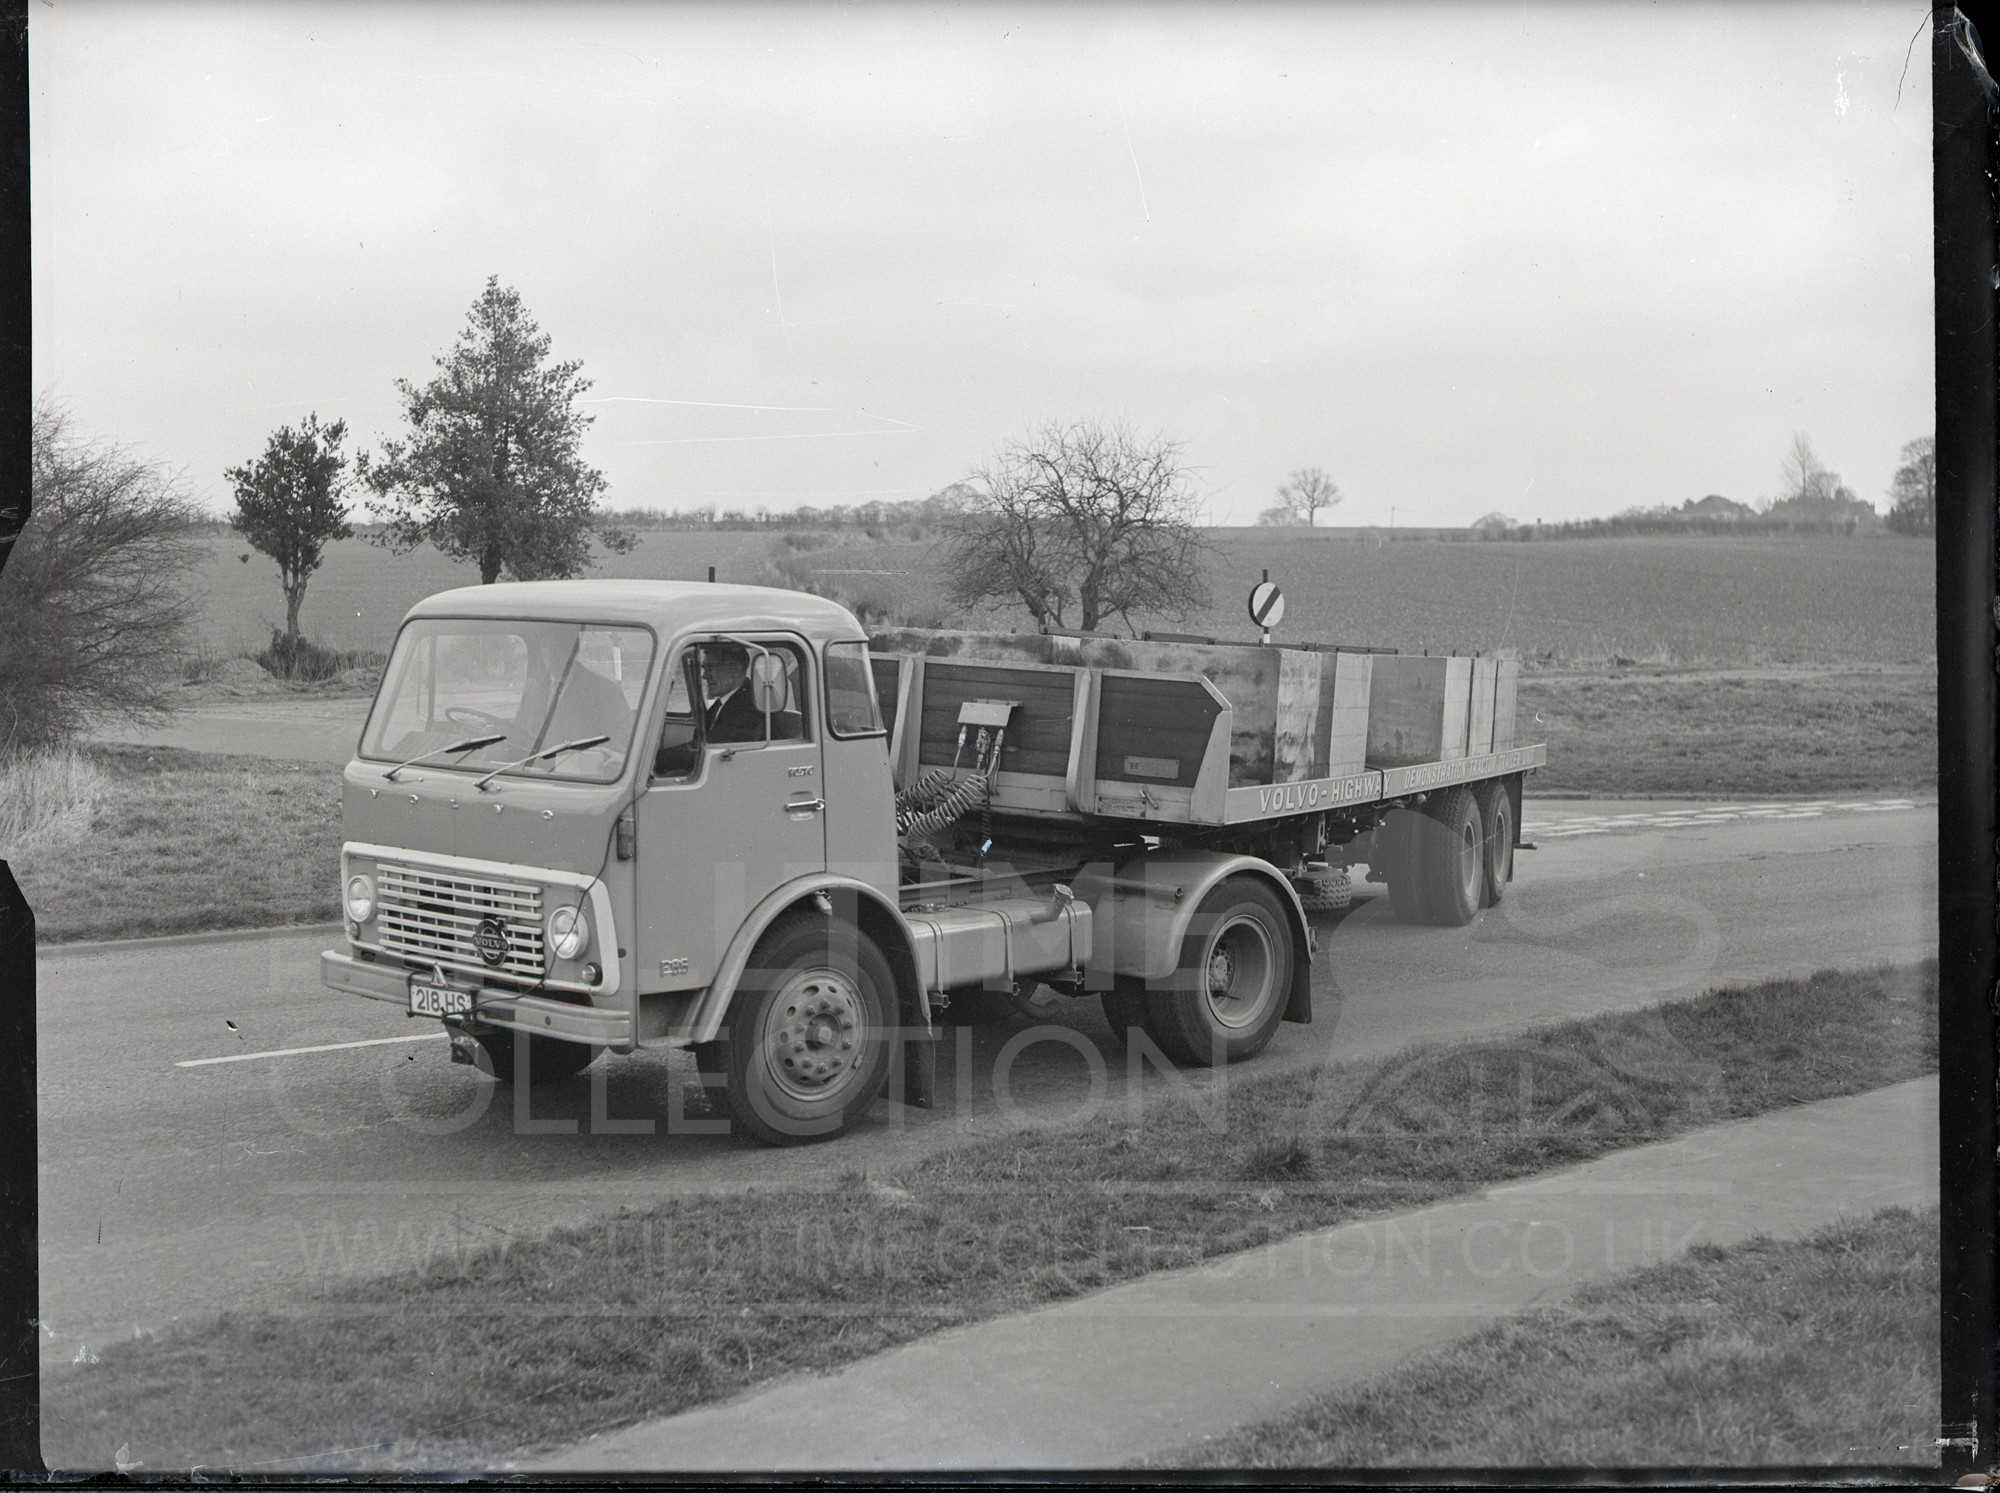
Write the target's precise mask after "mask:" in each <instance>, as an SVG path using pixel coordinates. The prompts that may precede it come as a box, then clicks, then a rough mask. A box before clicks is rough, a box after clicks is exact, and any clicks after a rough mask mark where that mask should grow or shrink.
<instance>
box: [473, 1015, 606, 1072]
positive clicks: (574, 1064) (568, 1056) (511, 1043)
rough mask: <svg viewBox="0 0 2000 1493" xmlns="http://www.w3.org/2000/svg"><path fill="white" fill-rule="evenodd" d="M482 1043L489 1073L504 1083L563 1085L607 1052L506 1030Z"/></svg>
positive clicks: (490, 1034)
mask: <svg viewBox="0 0 2000 1493" xmlns="http://www.w3.org/2000/svg"><path fill="white" fill-rule="evenodd" d="M478 1040H479V1045H480V1047H481V1049H482V1050H484V1052H485V1054H486V1061H487V1063H488V1065H489V1067H488V1070H487V1071H489V1072H490V1073H491V1074H492V1075H493V1077H494V1079H495V1080H496V1081H497V1082H500V1083H521V1084H544V1083H561V1082H562V1081H563V1080H564V1079H566V1078H574V1077H576V1076H577V1074H579V1073H581V1072H583V1070H584V1069H586V1068H588V1067H589V1066H590V1065H591V1063H592V1062H593V1061H595V1059H596V1057H597V1055H598V1054H599V1053H600V1052H602V1051H604V1049H603V1048H601V1047H591V1046H588V1045H587V1044H585V1043H582V1042H559V1041H557V1040H556V1039H555V1038H553V1037H531V1036H529V1035H528V1034H527V1033H525V1032H512V1031H507V1030H505V1029H504V1028H503V1029H500V1030H496V1031H491V1032H481V1033H480V1034H479V1038H478Z"/></svg>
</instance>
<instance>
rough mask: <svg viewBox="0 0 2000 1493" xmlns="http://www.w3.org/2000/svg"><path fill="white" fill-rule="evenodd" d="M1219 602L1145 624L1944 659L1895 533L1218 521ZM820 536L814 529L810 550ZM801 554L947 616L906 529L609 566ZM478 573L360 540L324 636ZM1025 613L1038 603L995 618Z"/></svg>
mask: <svg viewBox="0 0 2000 1493" xmlns="http://www.w3.org/2000/svg"><path fill="white" fill-rule="evenodd" d="M1212 534H1213V536H1214V541H1215V558H1214V560H1213V562H1212V564H1211V566H1210V572H1209V587H1210V590H1211V591H1212V593H1213V604H1212V605H1211V606H1210V608H1209V609H1208V610H1207V612H1206V613H1204V614H1203V615H1200V616H1198V617H1195V618H1192V619H1189V620H1188V621H1186V622H1178V623H1177V622H1172V621H1169V620H1167V619H1163V618H1152V619H1139V620H1140V623H1141V625H1142V626H1151V627H1162V628H1174V629H1178V630H1182V631H1191V632H1200V633H1209V634H1213V635H1215V636H1221V637H1237V638H1249V637H1253V636H1254V633H1253V632H1252V630H1251V628H1250V624H1249V619H1248V618H1247V617H1246V616H1245V615H1244V612H1243V599H1244V597H1245V596H1246V595H1247V594H1248V592H1249V589H1250V587H1251V586H1252V585H1253V584H1254V583H1255V582H1256V581H1257V580H1258V579H1259V577H1260V576H1261V575H1262V573H1263V571H1264V570H1265V569H1267V568H1268V569H1269V570H1270V572H1271V576H1272V579H1274V580H1276V581H1278V582H1279V583H1280V584H1281V585H1282V586H1283V587H1284V588H1285V596H1286V608H1287V610H1286V616H1285V623H1284V626H1283V627H1282V628H1281V629H1280V631H1279V634H1278V637H1279V639H1280V640H1281V641H1282V640H1285V639H1295V640H1298V641H1301V642H1306V641H1322V642H1350V643H1370V644H1377V645H1382V646H1391V647H1396V648H1404V649H1422V648H1433V649H1442V648H1456V649H1489V648H1496V647H1501V646H1511V647H1516V648H1519V649H1520V650H1521V656H1522V658H1523V659H1524V660H1527V661H1528V662H1530V663H1531V664H1533V663H1542V664H1564V663H1576V662H1589V661H1610V660H1613V659H1616V658H1621V657H1622V658H1626V659H1630V660H1634V661H1636V662H1639V663H1649V664H1674V665H1682V666H1690V665H1744V664H1834V663H1847V664H1854V663H1860V664H1921V663H1924V662H1926V661H1928V660H1930V659H1932V658H1933V657H1934V656H1935V653H1936V621H1935V585H1934V579H1935V578H1934V565H1935V560H1934V552H1933V549H1932V547H1931V545H1930V544H1929V543H1928V542H1927V541H1922V540H1907V539H1894V538H1879V539H1757V540H1748V541H1733V540H1727V539H1675V538H1644V539H1598V540H1567V541H1551V542H1547V543H1539V544H1504V543H1488V544H1476V543H1450V542H1444V541H1432V540H1404V541H1398V542H1393V543H1384V544H1379V545H1378V544H1377V543H1375V542H1373V541H1371V540H1368V539H1365V538H1351V537H1347V536H1344V535H1340V534H1336V533H1332V532H1326V533H1316V532H1312V531H1306V530H1274V529H1217V530H1214V531H1212ZM804 542H808V541H806V540H805V537H804V536H798V537H797V538H796V539H794V540H793V541H792V543H804ZM209 545H210V554H209V558H208V560H207V562H206V563H205V564H204V566H203V567H202V573H201V582H202V585H203V589H204V591H205V594H206V598H207V604H206V612H205V615H204V620H203V623H202V627H201V634H202V640H203V642H204V643H205V644H206V645H207V646H209V647H210V648H213V649H215V650H217V651H220V652H223V653H233V652H236V651H238V650H240V649H245V648H251V649H254V648H256V647H259V646H261V645H262V644H263V643H264V642H265V641H266V640H267V639H268V638H269V636H270V629H271V627H272V625H273V624H274V623H276V622H279V621H282V619H283V615H284V613H283V607H282V605H281V602H280V599H279V595H278V586H277V580H276V576H275V573H274V570H273V567H272V565H271V562H270V561H269V560H267V559H265V558H264V557H263V556H261V555H257V554H254V553H253V554H251V557H250V559H249V561H248V562H247V563H246V562H243V561H240V560H239V559H238V556H239V555H240V554H242V553H244V552H245V546H244V545H243V544H242V542H241V541H240V540H238V539H237V538H236V537H235V536H233V535H221V536H217V537H215V538H212V539H211V540H210V541H209ZM781 559H796V560H797V561H798V562H800V563H803V564H805V565H808V566H810V567H811V568H812V569H813V570H814V571H816V572H818V573H819V574H820V575H822V576H824V577H825V578H826V579H827V580H828V581H831V582H833V583H834V584H835V585H837V586H839V587H841V588H842V589H843V590H845V591H846V592H848V593H849V595H850V596H853V597H870V598H874V599H876V600H878V601H879V602H881V603H884V604H886V605H888V606H890V607H893V608H894V609H896V610H898V611H900V612H902V613H903V614H905V615H907V616H912V617H914V618H916V619H918V620H920V621H942V620H944V619H945V618H946V617H947V616H948V615H949V610H948V608H946V607H945V606H944V604H943V603H942V601H941V600H940V599H939V596H938V589H937V567H936V559H935V555H934V552H933V550H932V547H931V545H929V544H928V543H924V542H918V541H909V540H894V541H891V542H888V543H871V542H865V541H863V542H849V543H846V544H842V545H839V546H837V547H833V548H826V549H810V548H807V549H796V550H795V549H794V548H792V547H791V544H788V543H786V542H785V540H784V537H783V536H780V535H777V534H772V533H759V532H749V531H727V532H712V533H696V532H692V531H681V530H663V531H653V532H649V533H645V534H642V535H641V536H640V541H639V546H638V548H637V549H635V550H634V551H633V552H632V553H631V554H629V555H622V556H618V555H613V556H606V557H605V559H604V563H603V564H602V565H601V566H600V567H599V569H598V570H597V571H596V572H595V574H598V575H606V576H658V577H666V578H672V579H684V580H700V579H702V578H704V577H705V576H706V574H707V567H708V566H710V565H714V566H715V567H716V568H717V571H718V573H719V576H720V578H721V579H723V580H738V581H764V582H770V581H773V580H775V579H776V578H777V577H776V572H775V569H774V563H775V562H777V561H779V560H781ZM477 580H478V575H477V573H476V572H475V571H473V569H472V568H471V567H470V566H466V565H457V564H453V563H452V562H450V561H448V560H446V559H444V558H443V557H442V556H441V555H439V554H438V553H437V552H435V551H433V550H420V551H418V552H416V553H414V554H410V555H405V556H394V555H391V554H389V553H388V552H387V551H384V550H380V549H376V548H374V547H373V546H371V545H369V544H367V543H365V542H364V541H362V540H358V539H355V540H349V541H346V542H345V543H342V544H338V545H335V546H333V548H332V549H331V550H330V551H329V553H328V558H327V563H326V566H325V568H324V569H322V570H321V571H320V573H319V574H318V575H316V576H314V577H313V581H312V585H311V588H310V589H309V590H308V591H307V593H306V604H305V612H304V618H303V621H304V626H305V630H306V632H307V633H308V634H309V635H311V636H313V637H315V638H319V639H322V640H323V641H325V642H328V643H330V644H333V645H334V646H336V647H341V648H369V649H383V648H386V647H387V646H388V643H389V640H390V638H391V636H392V635H393V633H394V631H395V627H396V623H397V622H398V620H400V618H401V616H402V613H403V612H404V610H405V609H407V608H408V607H409V606H410V604H411V603H412V602H414V601H416V600H417V599H418V598H419V597H421V596H425V595H428V594H429V593H431V592H433V591H437V590H442V589H443V588H445V587H447V586H453V585H468V584H472V583H474V582H476V581H477ZM981 620H983V621H984V622H986V623H988V624H989V625H992V626H995V627H1004V628H1009V629H1011V628H1015V627H1019V626H1022V625H1024V623H1025V614H1023V613H1019V612H1016V613H1014V614H1012V615H1007V614H1004V613H995V614H992V615H991V616H990V617H988V618H985V619H981Z"/></svg>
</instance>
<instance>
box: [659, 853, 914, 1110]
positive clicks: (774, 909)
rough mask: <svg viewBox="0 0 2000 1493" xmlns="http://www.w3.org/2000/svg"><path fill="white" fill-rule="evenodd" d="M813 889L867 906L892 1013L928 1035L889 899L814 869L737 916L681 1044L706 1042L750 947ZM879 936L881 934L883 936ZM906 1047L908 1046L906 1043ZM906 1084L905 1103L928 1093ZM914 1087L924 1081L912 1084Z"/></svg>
mask: <svg viewBox="0 0 2000 1493" xmlns="http://www.w3.org/2000/svg"><path fill="white" fill-rule="evenodd" d="M816 893H841V894H847V895H852V896H854V897H856V898H857V899H859V900H860V901H861V902H863V903H865V904H867V905H868V908H869V911H870V912H871V913H872V914H874V915H873V916H872V917H869V918H867V919H866V922H867V924H868V926H869V932H870V935H871V936H872V937H874V938H875V939H876V941H877V942H878V943H880V944H881V945H882V954H883V957H885V958H886V959H887V960H888V961H889V965H890V968H892V969H894V970H895V971H896V976H897V983H898V987H899V988H898V990H897V992H896V995H897V1004H898V1006H899V1008H900V1009H899V1011H898V1017H899V1019H900V1022H901V1024H902V1025H903V1026H905V1027H908V1028H913V1029H914V1030H913V1031H912V1033H911V1035H913V1036H920V1037H922V1036H928V1035H929V1033H930V1024H931V1023H930V1001H929V998H928V996H927V995H926V994H925V992H924V991H923V990H922V989H920V988H918V986H917V982H916V980H915V978H914V973H915V970H916V952H915V950H914V949H913V947H912V946H911V943H910V931H909V926H908V924H906V923H905V922H904V921H903V915H902V913H901V912H900V911H898V910H897V907H896V903H895V901H894V900H893V899H892V898H890V897H887V896H885V895H883V893H882V892H880V891H878V890H877V889H876V888H874V887H872V886H870V885H868V883H867V882H865V881H857V880H855V879H854V878H853V877H851V876H842V875H840V874H839V873H837V872H833V871H818V872H815V873H813V874H812V875H810V876H801V877H799V878H798V879H796V880H794V881H788V882H786V883H785V884H784V885H783V886H781V887H779V888H778V889H777V890H776V891H774V892H772V893H771V894H770V895H768V896H767V897H765V898H764V900H763V901H761V902H759V903H758V904H757V905H756V906H755V907H753V908H751V909H750V912H749V914H748V915H747V916H745V918H744V919H743V923H742V926H741V927H739V928H738V929H737V930H736V935H735V937H733V938H732V939H730V941H729V947H728V948H727V949H726V950H725V951H724V952H723V955H722V962H721V963H720V964H718V965H717V966H716V971H715V978H714V979H713V980H711V981H710V982H709V985H708V988H707V989H706V990H704V991H702V993H701V994H700V996H699V997H697V998H696V1000H695V1003H694V1007H693V1009H692V1010H690V1011H689V1013H688V1017H687V1022H686V1025H685V1027H684V1029H683V1031H682V1032H681V1033H679V1034H677V1035H678V1036H679V1039H680V1040H682V1041H685V1042H687V1043H690V1044H692V1043H696V1042H712V1041H714V1040H715V1038H716V1037H718V1036H720V1035H721V1033H722V1026H723V1023H724V1022H725V1021H726V1020H728V1017H729V1005H730V1002H731V1001H733V1000H734V999H735V998H736V987H737V986H738V985H739V984H740V983H741V982H742V979H743V972H744V971H745V970H747V969H748V968H749V967H750V956H751V955H752V954H754V953H755V952H756V949H757V942H758V940H759V939H761V938H762V937H763V936H764V935H765V933H766V932H768V931H769V930H770V927H771V925H772V924H773V923H775V922H777V921H778V919H779V918H781V917H783V916H784V915H785V914H786V913H788V912H791V911H793V910H794V909H795V908H798V907H800V906H804V907H806V908H813V906H814V903H813V898H814V895H815V894H816ZM821 915H822V916H827V915H829V914H824V913H822V914H821ZM884 935H887V936H886V937H885V936H884ZM904 1045H905V1048H906V1060H907V1049H908V1048H909V1047H910V1046H912V1045H922V1044H921V1041H919V1042H918V1043H916V1044H911V1043H906V1044H904ZM910 1087H911V1085H910V1084H909V1082H908V1081H907V1080H906V1084H905V1088H906V1093H905V1099H906V1100H907V1102H909V1103H913V1104H924V1103H928V1101H929V1094H928V1093H927V1092H925V1093H923V1094H922V1096H921V1097H918V1096H917V1095H916V1094H912V1093H909V1092H907V1090H908V1089H909V1088H910ZM916 1087H918V1088H925V1087H927V1086H925V1085H922V1084H918V1085H916Z"/></svg>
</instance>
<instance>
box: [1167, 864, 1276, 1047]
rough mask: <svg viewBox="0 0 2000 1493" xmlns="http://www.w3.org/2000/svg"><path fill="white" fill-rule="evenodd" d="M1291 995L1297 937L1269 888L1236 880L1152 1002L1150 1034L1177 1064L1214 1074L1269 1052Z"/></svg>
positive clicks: (1211, 905) (1206, 906)
mask: <svg viewBox="0 0 2000 1493" xmlns="http://www.w3.org/2000/svg"><path fill="white" fill-rule="evenodd" d="M1291 990H1292V930H1291V924H1290V922H1289V921H1288V920H1287V919H1286V917H1285V910H1284V908H1283V906H1281V905H1280V904H1279V902H1278V898H1277V896H1276V894H1275V893H1273V892H1272V891H1271V889H1270V888H1269V887H1266V886H1263V885H1260V884H1259V883H1258V882H1256V881H1253V880H1251V879H1249V878H1247V877H1232V878H1230V879H1229V880H1228V881H1225V882H1223V883H1222V885H1220V886H1218V887H1217V888H1216V889H1215V890H1214V891H1212V892H1210V893H1209V894H1208V896H1207V898H1205V899H1204V900H1203V902H1202V904H1201V907H1200V909H1199V910H1198V911H1197V912H1196V913H1195V915H1194V924H1193V926H1192V927H1191V928H1190V929H1189V931H1188V935H1187V937H1186V938H1185V939H1183V940H1182V942H1181V954H1180V964H1179V967H1178V968H1177V969H1175V971H1174V973H1173V977H1172V984H1171V987H1170V989H1168V990H1166V991H1162V992H1160V993H1158V994H1156V995H1154V996H1153V997H1152V998H1151V999H1150V1000H1148V1001H1147V1002H1146V1005H1145V1012H1144V1018H1143V1019H1144V1021H1145V1024H1146V1031H1147V1032H1148V1034H1150V1035H1151V1037H1152V1039H1153V1040H1154V1041H1155V1042H1157V1043H1159V1044H1160V1047H1161V1049H1162V1050H1163V1051H1164V1052H1165V1053H1166V1054H1167V1055H1168V1056H1169V1057H1171V1058H1173V1059H1174V1060H1175V1061H1177V1062H1181V1063H1189V1064H1195V1065H1199V1066H1202V1067H1215V1066H1218V1065H1220V1064H1222V1063H1233V1062H1236V1061H1237V1060H1238V1059H1240V1058H1247V1057H1249V1056H1251V1055H1252V1054H1253V1053H1257V1052H1261V1051H1263V1049H1264V1047H1265V1046H1266V1044H1268V1043H1269V1042H1270V1040H1271V1038H1272V1036H1273V1035H1274V1034H1275V1033H1276V1032H1277V1030H1278V1023H1279V1022H1281V1021H1283V1020H1284V1019H1285V1002H1286V1001H1287V1000H1288V999H1289V998H1290V996H1291Z"/></svg>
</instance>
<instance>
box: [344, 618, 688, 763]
mask: <svg viewBox="0 0 2000 1493" xmlns="http://www.w3.org/2000/svg"><path fill="white" fill-rule="evenodd" d="M652 661H653V636H652V634H651V633H649V632H648V631H647V630H646V629H645V628H643V627H609V626H599V625H595V624H589V623H577V622H528V621H514V620H503V619H491V618H482V619H472V618H460V617H425V618H419V619H418V620H416V621H414V622H411V623H409V624H408V625H406V626H405V627H404V628H403V630H402V632H401V634H400V635H399V636H398V637H397V639H396V648H395V651H394V652H393V653H392V654H391V655H390V657H389V667H388V669H387V670H386V671H384V673H383V676H382V688H381V690H380V692H378V693H377V695H376V696H375V706H374V709H372V710H371V711H370V712H369V714H368V725H367V728H366V729H365V730H364V731H363V732H362V733H361V755H362V756H363V757H366V758H369V759H371V760H380V761H387V762H404V761H407V760H409V759H410V758H412V757H417V756H422V755H423V754H425V753H429V752H439V751H440V749H441V748H444V747H448V746H450V745H452V744H453V743H454V742H460V741H466V740H470V739H472V738H475V737H480V736H494V735H498V736H500V737H501V739H500V740H499V741H497V742H495V743H493V744H492V745H490V746H484V747H480V748H478V749H476V750H474V751H469V752H460V753H442V752H440V755H438V756H435V757H432V758H429V759H428V763H427V765H431V766H437V767H447V768H449V767H464V768H471V769H476V770H477V771H480V772H490V771H492V770H493V769H494V768H496V767H498V766H500V765H501V764H502V763H503V762H513V761H515V760H516V759H517V758H521V757H526V756H528V755H529V754H530V753H534V752H540V751H546V750H547V749H548V748H550V747H552V746H555V745H557V744H558V743H560V742H565V741H575V740H577V739H579V738H582V737H588V736H600V735H601V736H608V737H609V738H610V740H609V741H607V742H605V743H604V744H603V745H601V746H596V747H589V748H585V749H583V750H580V751H572V752H565V753H563V754H562V755H560V756H556V757H552V758H549V759H547V760H546V761H541V762H534V763H529V764H527V765H525V766H523V767H520V768H517V769H515V771H516V772H519V773H521V774H525V775H531V776H538V777H552V778H567V779H570V780H573V781H577V782H591V783H608V782H611V781H613V780H614V779H616V778H617V777H618V775H619V773H620V772H622V771H623V770H624V767H625V759H626V754H627V753H628V752H630V751H631V749H632V734H633V730H634V728H635V726H636V725H637V723H638V715H639V701H640V697H641V695H642V694H644V692H645V688H646V676H647V673H648V671H649V669H650V668H651V665H652Z"/></svg>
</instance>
